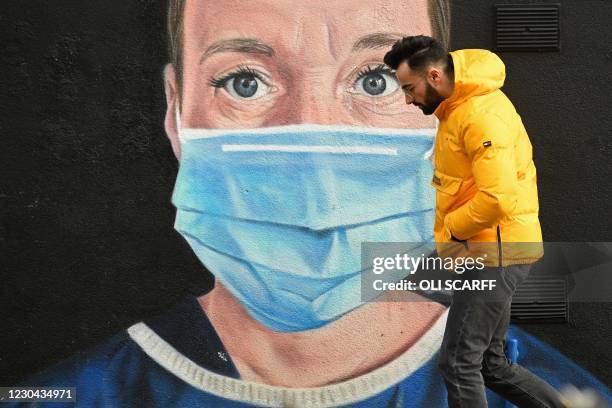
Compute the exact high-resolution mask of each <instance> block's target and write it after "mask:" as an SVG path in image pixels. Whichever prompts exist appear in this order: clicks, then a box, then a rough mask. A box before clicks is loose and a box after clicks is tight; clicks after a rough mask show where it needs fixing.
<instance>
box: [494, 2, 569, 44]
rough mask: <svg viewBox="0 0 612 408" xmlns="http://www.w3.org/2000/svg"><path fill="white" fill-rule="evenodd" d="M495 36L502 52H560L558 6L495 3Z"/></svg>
mask: <svg viewBox="0 0 612 408" xmlns="http://www.w3.org/2000/svg"><path fill="white" fill-rule="evenodd" d="M495 35H496V41H495V44H496V48H497V50H499V51H558V50H559V49H560V40H559V36H560V30H559V5H558V4H538V5H524V4H523V5H508V4H504V5H496V6H495Z"/></svg>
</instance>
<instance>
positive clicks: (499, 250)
mask: <svg viewBox="0 0 612 408" xmlns="http://www.w3.org/2000/svg"><path fill="white" fill-rule="evenodd" d="M497 257H498V258H499V267H500V268H501V267H502V246H501V229H500V228H499V225H498V226H497Z"/></svg>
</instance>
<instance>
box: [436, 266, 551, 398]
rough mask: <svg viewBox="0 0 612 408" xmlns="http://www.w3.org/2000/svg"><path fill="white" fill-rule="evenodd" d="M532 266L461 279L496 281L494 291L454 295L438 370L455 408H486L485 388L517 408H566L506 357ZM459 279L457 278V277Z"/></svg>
mask: <svg viewBox="0 0 612 408" xmlns="http://www.w3.org/2000/svg"><path fill="white" fill-rule="evenodd" d="M530 269H531V265H529V264H527V265H511V266H508V267H499V268H484V269H483V270H482V271H477V270H472V271H469V272H466V273H464V274H463V275H465V276H463V275H461V279H463V280H466V279H467V280H490V279H495V282H496V284H495V288H494V289H493V290H490V291H489V290H486V291H485V290H459V291H458V290H455V291H454V293H453V298H452V303H451V306H450V310H449V312H448V320H447V322H446V330H445V332H444V339H443V341H442V347H441V348H440V355H439V360H438V367H439V368H440V370H441V372H442V376H443V377H444V382H445V383H446V389H447V392H448V404H449V406H450V407H451V408H454V407H465V408H479V407H486V406H487V400H486V397H485V386H486V387H488V388H490V389H491V390H493V391H494V392H495V393H497V394H499V395H500V396H502V397H503V398H505V399H506V400H508V401H510V402H512V403H513V404H515V405H516V406H518V407H520V408H523V407H538V408H542V407H563V405H562V404H561V402H560V400H559V394H558V392H557V391H556V390H555V389H554V388H553V387H552V386H551V385H550V384H548V383H547V382H545V381H544V380H542V379H541V378H539V377H537V376H536V375H534V374H532V373H531V372H530V371H528V370H526V369H525V368H523V367H521V366H520V365H518V364H515V363H513V362H511V361H509V360H508V359H507V358H506V354H505V352H504V348H505V337H506V332H507V330H508V325H509V324H510V302H511V300H512V294H513V293H514V291H515V289H516V287H517V286H518V285H519V284H520V283H521V282H522V281H523V280H525V278H527V275H528V274H529V270H530ZM457 278H459V276H458V277H457Z"/></svg>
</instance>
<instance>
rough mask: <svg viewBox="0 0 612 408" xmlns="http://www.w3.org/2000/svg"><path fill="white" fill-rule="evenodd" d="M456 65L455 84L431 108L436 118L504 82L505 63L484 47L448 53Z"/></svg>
mask: <svg viewBox="0 0 612 408" xmlns="http://www.w3.org/2000/svg"><path fill="white" fill-rule="evenodd" d="M450 55H451V57H452V58H453V65H454V68H455V88H454V90H453V94H452V95H451V96H450V97H448V98H447V99H445V100H444V101H443V102H442V103H441V104H440V105H439V106H438V108H437V109H436V111H435V112H434V113H435V115H436V116H437V117H438V119H440V118H442V117H443V116H445V114H447V113H450V112H452V110H453V109H454V108H455V107H456V106H458V105H460V104H461V103H462V102H464V101H465V100H467V99H469V98H470V97H472V96H476V95H485V94H488V93H491V92H493V91H496V90H498V89H499V88H501V87H502V86H503V85H504V79H506V67H505V65H504V63H503V62H502V60H501V59H500V58H499V57H498V56H497V55H495V54H493V53H492V52H491V51H487V50H477V49H473V50H458V51H453V52H451V53H450Z"/></svg>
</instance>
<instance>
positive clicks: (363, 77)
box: [354, 66, 399, 97]
mask: <svg viewBox="0 0 612 408" xmlns="http://www.w3.org/2000/svg"><path fill="white" fill-rule="evenodd" d="M354 88H355V90H356V91H358V92H360V93H362V94H363V95H366V96H378V97H380V96H386V95H389V94H390V93H392V92H394V91H395V90H396V89H398V88H399V84H398V83H397V79H395V75H393V73H392V72H391V71H390V70H388V69H386V68H384V66H382V67H381V66H378V67H376V68H374V69H371V68H369V67H368V69H367V70H365V71H362V72H360V73H359V76H358V77H357V80H356V81H355V85H354Z"/></svg>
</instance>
